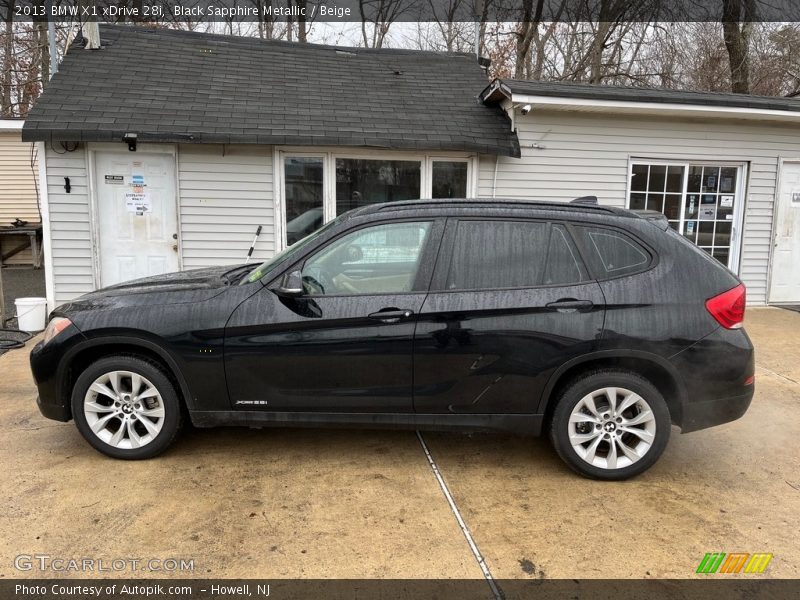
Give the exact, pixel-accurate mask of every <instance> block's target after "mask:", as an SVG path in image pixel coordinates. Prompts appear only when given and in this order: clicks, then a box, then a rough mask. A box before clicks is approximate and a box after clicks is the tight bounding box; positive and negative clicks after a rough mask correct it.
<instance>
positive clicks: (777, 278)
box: [769, 162, 800, 302]
mask: <svg viewBox="0 0 800 600" xmlns="http://www.w3.org/2000/svg"><path fill="white" fill-rule="evenodd" d="M769 301H770V302H800V162H784V163H783V166H782V168H781V184H780V193H779V194H778V198H777V201H776V206H775V247H774V248H773V251H772V284H771V286H770V292H769Z"/></svg>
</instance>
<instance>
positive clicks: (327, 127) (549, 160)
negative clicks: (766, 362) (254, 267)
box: [23, 26, 800, 307]
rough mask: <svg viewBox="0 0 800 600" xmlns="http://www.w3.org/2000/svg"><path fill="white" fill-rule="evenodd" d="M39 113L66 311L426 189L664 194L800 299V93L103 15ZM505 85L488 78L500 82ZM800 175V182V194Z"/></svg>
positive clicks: (680, 221) (548, 196)
mask: <svg viewBox="0 0 800 600" xmlns="http://www.w3.org/2000/svg"><path fill="white" fill-rule="evenodd" d="M101 41H102V49H100V50H85V49H83V48H81V47H79V46H78V45H75V46H73V48H71V49H70V50H69V52H68V53H67V55H66V57H65V59H64V62H63V64H62V66H61V69H60V71H59V73H58V74H57V75H55V76H54V77H53V79H52V81H51V82H50V85H49V86H48V88H47V89H46V91H45V93H44V94H43V96H42V97H41V98H40V100H39V102H38V104H37V105H36V106H35V107H34V109H33V110H32V111H31V113H30V114H29V116H28V119H27V121H26V124H25V128H24V130H23V137H24V139H26V140H29V141H35V142H37V143H38V144H39V147H40V156H42V157H44V160H42V161H41V166H40V169H41V176H42V181H43V182H46V185H43V186H42V187H43V190H42V192H43V194H42V196H43V222H44V243H45V256H46V260H47V261H48V263H49V264H48V266H49V268H48V269H47V275H48V277H47V295H48V300H49V302H50V306H51V307H53V306H54V305H57V304H60V303H62V302H65V301H67V300H70V299H71V298H74V297H76V296H78V295H80V294H83V293H85V292H88V291H91V290H93V289H95V288H97V287H100V286H104V285H109V284H113V283H116V282H118V281H123V280H126V279H131V278H134V277H139V276H144V275H148V274H154V273H159V272H164V271H169V270H177V269H188V268H193V267H203V266H209V265H216V264H236V263H240V262H243V261H244V259H245V257H246V256H247V251H248V248H249V247H250V244H251V242H252V240H253V237H254V234H255V232H256V230H257V228H258V227H259V226H261V227H262V232H261V235H260V237H259V239H258V241H257V244H256V251H255V257H256V259H263V258H266V257H268V256H270V255H272V254H273V253H275V252H276V251H278V250H280V249H281V248H282V247H284V246H285V245H286V244H287V243H292V242H294V241H295V240H296V239H298V238H299V237H301V236H303V235H305V234H306V233H308V232H310V231H312V230H313V229H314V228H316V227H318V226H319V225H321V224H322V223H323V222H325V221H327V220H330V219H332V218H334V217H335V216H336V215H337V214H338V213H340V212H343V211H345V210H349V209H350V208H353V207H355V206H359V205H362V204H365V203H372V202H382V201H387V200H400V199H408V198H416V197H432V198H439V197H476V196H482V197H513V198H531V199H537V200H569V199H572V198H574V197H576V196H581V195H596V196H598V198H599V200H600V202H601V203H605V204H611V205H616V206H630V207H632V208H650V209H655V210H660V211H663V212H665V213H666V214H667V216H668V218H669V219H670V221H671V222H672V224H673V226H674V227H675V228H676V229H678V230H679V231H681V232H683V234H684V235H686V236H687V237H689V238H690V239H692V241H694V242H696V243H698V244H699V245H700V246H702V247H704V248H706V249H707V250H708V251H709V252H710V253H711V254H712V255H713V256H715V257H716V258H717V259H719V260H721V261H722V262H724V263H726V264H727V265H728V266H729V267H730V268H731V269H732V270H733V271H735V272H737V273H739V274H740V276H741V277H742V279H743V280H744V281H745V283H746V284H747V286H748V300H749V302H750V303H766V302H776V303H777V302H800V274H799V273H798V269H797V268H796V267H795V265H796V264H798V262H800V260H798V259H800V135H798V134H800V103H798V101H795V100H790V99H778V98H759V97H752V96H742V95H734V94H699V93H684V92H667V91H658V90H643V89H633V88H631V89H628V88H609V87H601V86H586V85H570V84H544V83H535V82H521V81H495V82H493V83H491V84H488V82H487V80H486V76H485V73H484V71H483V69H482V68H481V67H480V66H479V65H478V64H477V63H476V61H475V59H474V57H473V56H470V55H466V54H441V53H431V52H417V51H409V50H365V49H355V48H340V47H331V46H314V45H309V44H289V43H285V42H274V41H260V40H254V39H247V38H235V37H225V36H216V35H207V34H198V33H187V32H176V31H168V30H158V31H150V30H145V29H138V28H131V27H124V26H102V27H101ZM487 85H488V87H487ZM795 190H796V191H795Z"/></svg>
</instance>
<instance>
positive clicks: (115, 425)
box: [83, 371, 165, 450]
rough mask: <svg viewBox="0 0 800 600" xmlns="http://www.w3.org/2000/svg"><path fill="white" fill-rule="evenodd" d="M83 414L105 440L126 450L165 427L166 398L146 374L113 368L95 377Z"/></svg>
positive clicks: (101, 438)
mask: <svg viewBox="0 0 800 600" xmlns="http://www.w3.org/2000/svg"><path fill="white" fill-rule="evenodd" d="M83 414H84V416H85V417H86V422H87V424H88V425H89V428H90V429H91V430H92V432H93V433H94V434H95V435H96V436H97V437H98V438H99V439H100V440H102V441H103V442H105V443H106V444H109V445H110V446H113V447H114V448H120V449H125V450H132V449H136V448H141V447H142V446H146V445H147V444H149V443H150V442H152V441H153V440H154V439H156V437H157V436H158V434H159V433H160V432H161V429H162V427H163V426H164V416H165V411H164V401H163V399H162V397H161V393H160V392H159V391H158V389H157V388H156V387H155V386H154V385H153V384H152V383H151V382H150V380H148V379H147V378H146V377H143V376H141V375H139V374H138V373H133V372H132V371H110V372H108V373H105V374H103V375H101V376H100V377H98V378H97V379H95V380H94V382H93V383H92V385H90V386H89V389H88V390H87V392H86V396H85V397H84V400H83Z"/></svg>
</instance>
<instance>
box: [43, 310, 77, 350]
mask: <svg viewBox="0 0 800 600" xmlns="http://www.w3.org/2000/svg"><path fill="white" fill-rule="evenodd" d="M70 325H72V321H70V320H69V319H66V318H64V317H53V318H52V319H50V322H49V323H48V324H47V329H45V330H44V343H45V344H49V343H50V340H52V339H53V338H54V337H56V336H57V335H58V334H59V333H61V332H62V331H64V330H65V329H66V328H67V327H69V326H70Z"/></svg>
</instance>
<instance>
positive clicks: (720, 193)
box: [628, 161, 744, 271]
mask: <svg viewBox="0 0 800 600" xmlns="http://www.w3.org/2000/svg"><path fill="white" fill-rule="evenodd" d="M743 169H744V167H743V165H731V164H711V163H671V162H650V161H633V162H632V163H631V171H630V186H629V191H628V207H629V208H631V209H647V210H655V211H658V212H661V213H663V214H664V215H666V217H667V219H668V220H669V224H670V227H672V228H673V229H675V230H676V231H678V232H679V233H680V234H681V235H683V236H684V237H686V238H687V239H688V240H690V241H692V242H693V243H695V244H697V245H698V246H700V248H702V249H703V250H705V251H706V252H708V253H709V254H711V255H712V256H713V257H714V258H716V259H717V260H719V261H720V262H721V263H722V264H724V265H726V266H727V267H728V268H730V269H731V270H732V271H736V267H737V264H738V255H739V247H738V246H737V245H736V243H735V239H736V231H737V230H741V223H742V220H743V216H744V210H743V208H744V207H743V203H744V198H743V196H744V195H743V192H742V189H743V185H742V182H743Z"/></svg>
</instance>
